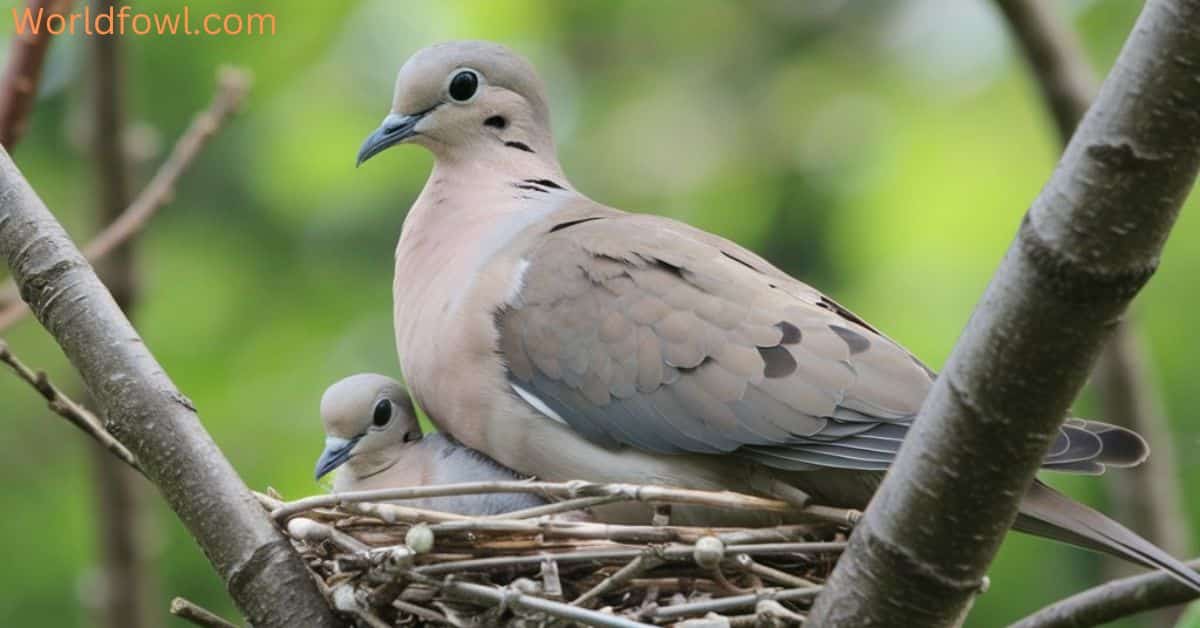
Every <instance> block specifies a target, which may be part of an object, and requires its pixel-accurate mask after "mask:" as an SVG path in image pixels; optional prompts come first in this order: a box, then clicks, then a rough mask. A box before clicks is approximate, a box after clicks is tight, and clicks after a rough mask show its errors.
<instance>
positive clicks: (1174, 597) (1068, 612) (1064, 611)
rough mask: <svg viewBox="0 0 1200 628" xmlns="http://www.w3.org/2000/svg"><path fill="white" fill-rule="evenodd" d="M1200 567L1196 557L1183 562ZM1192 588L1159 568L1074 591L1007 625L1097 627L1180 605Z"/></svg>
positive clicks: (1017, 627)
mask: <svg viewBox="0 0 1200 628" xmlns="http://www.w3.org/2000/svg"><path fill="white" fill-rule="evenodd" d="M1187 566H1188V567H1191V568H1192V569H1200V559H1196V560H1192V561H1191V562H1189V563H1187ZM1197 595H1200V594H1197V593H1196V591H1195V590H1193V589H1191V588H1190V587H1188V586H1187V585H1185V584H1183V583H1181V582H1179V581H1178V580H1176V579H1175V578H1174V577H1172V576H1171V575H1170V574H1168V573H1165V572H1162V571H1152V572H1150V573H1146V574H1141V575H1138V576H1133V577H1130V578H1122V579H1120V580H1113V581H1112V582H1109V583H1107V584H1103V585H1100V586H1098V587H1094V588H1091V589H1088V590H1086V591H1083V592H1080V593H1076V594H1075V595H1072V596H1071V597H1069V598H1066V599H1065V600H1059V601H1058V602H1055V603H1053V604H1051V605H1049V606H1047V607H1045V608H1043V609H1042V610H1040V611H1038V612H1036V613H1034V614H1032V615H1030V616H1028V617H1026V618H1024V619H1022V620H1020V621H1018V622H1016V623H1015V624H1013V625H1012V627H1011V628H1082V627H1083V626H1098V625H1100V624H1107V623H1109V622H1113V621H1116V620H1118V619H1121V618H1122V617H1128V616H1130V615H1134V614H1137V613H1142V612H1145V611H1151V610H1155V609H1160V608H1164V607H1167V606H1174V605H1176V604H1184V603H1187V602H1190V601H1192V600H1194V599H1196V597H1197Z"/></svg>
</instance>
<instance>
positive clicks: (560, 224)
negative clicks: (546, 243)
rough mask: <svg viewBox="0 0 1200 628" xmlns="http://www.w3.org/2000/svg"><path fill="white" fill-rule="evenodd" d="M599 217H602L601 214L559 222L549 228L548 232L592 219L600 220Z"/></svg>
mask: <svg viewBox="0 0 1200 628" xmlns="http://www.w3.org/2000/svg"><path fill="white" fill-rule="evenodd" d="M601 218H603V216H589V217H587V218H579V219H577V220H568V221H566V222H560V223H558V224H557V225H554V226H553V227H551V228H550V233H554V232H555V231H561V230H563V229H566V228H568V227H574V226H575V225H578V224H582V223H585V222H591V221H593V220H600V219H601Z"/></svg>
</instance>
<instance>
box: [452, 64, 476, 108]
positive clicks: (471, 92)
mask: <svg viewBox="0 0 1200 628" xmlns="http://www.w3.org/2000/svg"><path fill="white" fill-rule="evenodd" d="M478 89H479V75H478V74H476V73H475V71H474V70H460V71H459V72H458V73H457V74H455V75H454V76H453V77H452V78H451V79H450V87H449V88H447V90H446V91H447V92H449V93H450V98H451V99H453V100H454V101H456V102H467V101H469V100H471V98H472V97H474V96H475V91H476V90H478Z"/></svg>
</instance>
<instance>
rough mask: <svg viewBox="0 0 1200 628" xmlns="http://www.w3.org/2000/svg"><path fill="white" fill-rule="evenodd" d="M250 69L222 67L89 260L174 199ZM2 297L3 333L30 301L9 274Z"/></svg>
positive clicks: (234, 104)
mask: <svg viewBox="0 0 1200 628" xmlns="http://www.w3.org/2000/svg"><path fill="white" fill-rule="evenodd" d="M250 82H251V79H250V74H249V73H247V72H246V71H244V70H238V69H235V68H221V70H220V71H219V72H218V73H217V90H216V93H215V94H214V95H213V100H212V103H210V104H209V106H208V108H207V109H205V110H204V111H202V112H200V113H199V114H197V115H196V117H195V118H194V119H193V120H192V124H191V125H190V126H189V127H188V128H187V130H186V131H184V133H183V135H182V136H180V138H179V140H178V141H177V142H175V147H174V148H172V149H171V154H170V156H168V157H167V160H166V161H164V162H163V164H162V165H161V166H159V168H158V172H156V173H155V174H154V177H153V178H151V179H150V182H149V183H148V184H147V185H146V187H145V189H143V190H142V192H141V194H139V195H138V197H137V198H136V199H134V201H133V202H132V203H130V205H129V207H127V208H126V209H125V211H124V212H123V213H122V214H121V215H120V216H119V217H118V218H117V219H116V220H114V221H112V222H111V223H110V224H109V225H108V226H107V227H105V228H104V230H102V231H101V232H100V233H99V234H98V235H96V237H95V238H94V239H93V240H92V241H91V242H89V243H88V244H87V246H85V247H83V256H84V258H86V259H87V260H88V261H89V262H95V261H96V260H98V259H100V258H102V257H104V256H105V255H107V254H108V253H109V252H111V251H112V250H113V249H115V248H117V247H118V246H120V245H121V244H123V243H125V242H126V241H127V240H129V239H130V238H131V237H133V236H134V235H136V234H137V233H138V232H140V231H141V230H142V229H144V228H145V227H146V225H147V224H148V223H149V222H150V219H151V218H153V217H154V215H155V214H157V213H158V210H159V209H161V208H162V207H163V206H165V205H166V204H167V203H169V202H170V201H171V199H172V198H173V196H174V194H175V185H176V183H178V181H179V178H180V177H181V176H183V174H184V173H185V172H186V171H187V169H188V168H189V167H190V166H191V165H192V163H193V162H194V161H195V160H196V157H197V156H198V155H199V154H200V151H201V150H202V149H203V148H204V147H205V145H207V144H208V141H209V140H210V139H212V138H213V136H214V135H216V133H217V131H219V130H221V128H222V127H223V126H224V125H225V123H226V122H227V121H228V120H229V118H230V117H231V116H232V115H233V114H234V113H236V112H237V111H238V109H239V108H240V107H241V105H242V102H243V101H244V100H245V98H246V94H247V93H248V92H249V90H250ZM0 303H7V305H6V306H5V307H4V309H3V310H0V333H3V332H4V331H5V330H7V329H9V328H10V327H12V326H13V325H15V324H16V323H17V322H19V321H21V320H22V319H24V318H25V316H27V315H28V314H29V307H28V306H26V305H25V303H23V302H21V301H20V300H19V298H18V294H17V291H16V286H15V284H14V283H13V282H12V281H11V280H9V281H8V282H7V283H6V284H5V287H4V288H3V290H0Z"/></svg>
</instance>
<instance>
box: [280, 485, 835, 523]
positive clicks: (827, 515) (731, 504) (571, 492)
mask: <svg viewBox="0 0 1200 628" xmlns="http://www.w3.org/2000/svg"><path fill="white" fill-rule="evenodd" d="M480 493H536V494H540V495H545V496H548V497H565V498H571V499H574V498H577V497H581V496H582V497H600V496H604V497H615V498H619V499H621V500H624V501H640V502H662V503H675V504H689V505H697V506H709V507H712V508H724V509H733V510H760V511H764V512H776V513H793V514H811V515H812V516H813V517H814V518H819V519H822V520H826V521H834V522H837V523H846V522H847V521H848V520H849V519H850V517H849V516H848V515H847V512H848V511H846V510H842V509H839V508H827V507H822V508H820V509H818V510H814V511H811V512H810V511H809V510H808V509H797V508H796V507H794V506H792V505H791V504H788V503H787V502H784V501H780V500H777V499H766V498H763V497H755V496H753V495H744V494H741V493H734V492H731V491H699V490H692V489H678V488H669V487H664V486H653V485H640V484H595V483H591V482H531V481H509V482H465V483H461V484H444V485H441V486H416V487H407V488H393V489H380V490H371V491H350V492H345V493H330V494H328V495H316V496H313V497H306V498H304V499H299V500H296V501H293V502H288V503H287V504H284V505H283V506H282V507H280V508H277V509H275V510H274V511H273V512H272V513H271V516H272V517H274V518H275V519H276V520H283V519H286V518H288V517H291V516H293V515H296V514H299V513H302V512H304V511H306V510H310V509H313V508H329V507H334V506H339V505H344V504H349V503H355V502H370V501H392V500H403V499H418V498H425V497H445V496H451V495H476V494H480Z"/></svg>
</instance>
